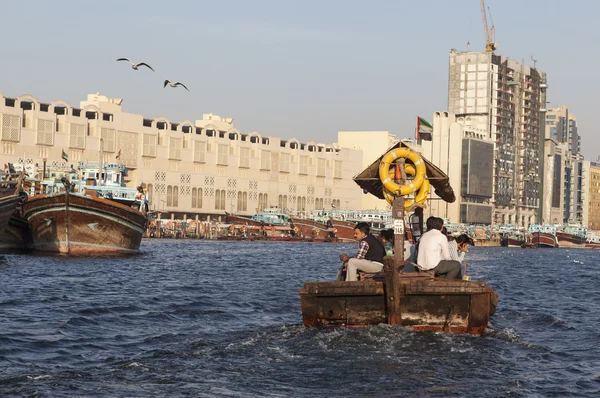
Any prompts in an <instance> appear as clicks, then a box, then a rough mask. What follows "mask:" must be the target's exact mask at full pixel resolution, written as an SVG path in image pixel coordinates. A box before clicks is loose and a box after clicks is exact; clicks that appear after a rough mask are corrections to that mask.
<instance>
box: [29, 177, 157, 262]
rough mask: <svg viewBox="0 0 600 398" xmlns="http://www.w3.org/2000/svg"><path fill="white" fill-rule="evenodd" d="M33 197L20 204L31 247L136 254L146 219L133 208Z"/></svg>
mask: <svg viewBox="0 0 600 398" xmlns="http://www.w3.org/2000/svg"><path fill="white" fill-rule="evenodd" d="M65 185H66V188H67V189H65V191H64V192H58V193H54V194H49V195H35V196H32V197H30V198H29V199H28V200H27V201H26V202H25V203H24V204H23V217H24V218H25V219H26V220H27V221H28V222H29V225H30V227H31V235H32V240H33V248H34V249H35V250H38V251H44V252H53V253H62V254H74V255H115V254H130V253H138V252H139V249H140V243H141V241H142V236H143V234H144V231H145V229H146V223H147V220H148V219H147V217H146V215H144V214H142V213H141V212H139V211H138V210H137V209H134V208H131V207H129V206H126V205H123V204H120V203H117V202H114V201H111V200H108V199H104V198H97V197H92V196H83V195H79V194H73V193H70V192H69V183H68V182H66V183H65Z"/></svg>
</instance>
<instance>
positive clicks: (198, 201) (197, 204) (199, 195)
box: [196, 188, 202, 209]
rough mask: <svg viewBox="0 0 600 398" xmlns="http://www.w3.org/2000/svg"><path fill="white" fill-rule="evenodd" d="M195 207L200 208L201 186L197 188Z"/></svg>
mask: <svg viewBox="0 0 600 398" xmlns="http://www.w3.org/2000/svg"><path fill="white" fill-rule="evenodd" d="M196 208H198V209H201V208H202V188H198V197H197V198H196Z"/></svg>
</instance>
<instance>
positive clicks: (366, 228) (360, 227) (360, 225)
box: [354, 221, 371, 235]
mask: <svg viewBox="0 0 600 398" xmlns="http://www.w3.org/2000/svg"><path fill="white" fill-rule="evenodd" d="M354 229H358V230H360V231H361V232H362V233H363V234H365V235H369V232H371V227H370V226H369V224H368V223H366V222H364V221H361V222H359V223H358V224H356V227H354Z"/></svg>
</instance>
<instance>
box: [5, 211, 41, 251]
mask: <svg viewBox="0 0 600 398" xmlns="http://www.w3.org/2000/svg"><path fill="white" fill-rule="evenodd" d="M17 213H18V212H15V215H13V216H12V217H11V218H10V220H9V221H8V225H7V226H6V230H5V231H4V237H3V238H2V239H0V250H27V249H32V248H33V241H32V239H31V229H30V228H29V223H28V222H27V221H25V220H23V219H22V218H20V217H18V216H17Z"/></svg>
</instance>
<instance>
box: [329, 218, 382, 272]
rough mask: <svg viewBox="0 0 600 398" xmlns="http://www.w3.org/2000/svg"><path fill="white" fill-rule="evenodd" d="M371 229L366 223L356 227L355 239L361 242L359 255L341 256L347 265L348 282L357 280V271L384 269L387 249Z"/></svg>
mask: <svg viewBox="0 0 600 398" xmlns="http://www.w3.org/2000/svg"><path fill="white" fill-rule="evenodd" d="M370 232H371V228H370V227H369V224H367V223H366V222H359V223H358V224H356V227H354V239H356V240H357V241H359V246H358V253H356V256H354V257H348V255H347V254H340V260H342V261H343V262H344V263H347V264H346V281H355V280H357V276H358V275H357V271H358V270H360V271H364V272H379V271H381V270H382V269H383V257H384V256H385V248H384V247H383V244H382V243H381V241H380V240H379V239H377V238H376V237H374V236H373V235H371V233H370Z"/></svg>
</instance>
